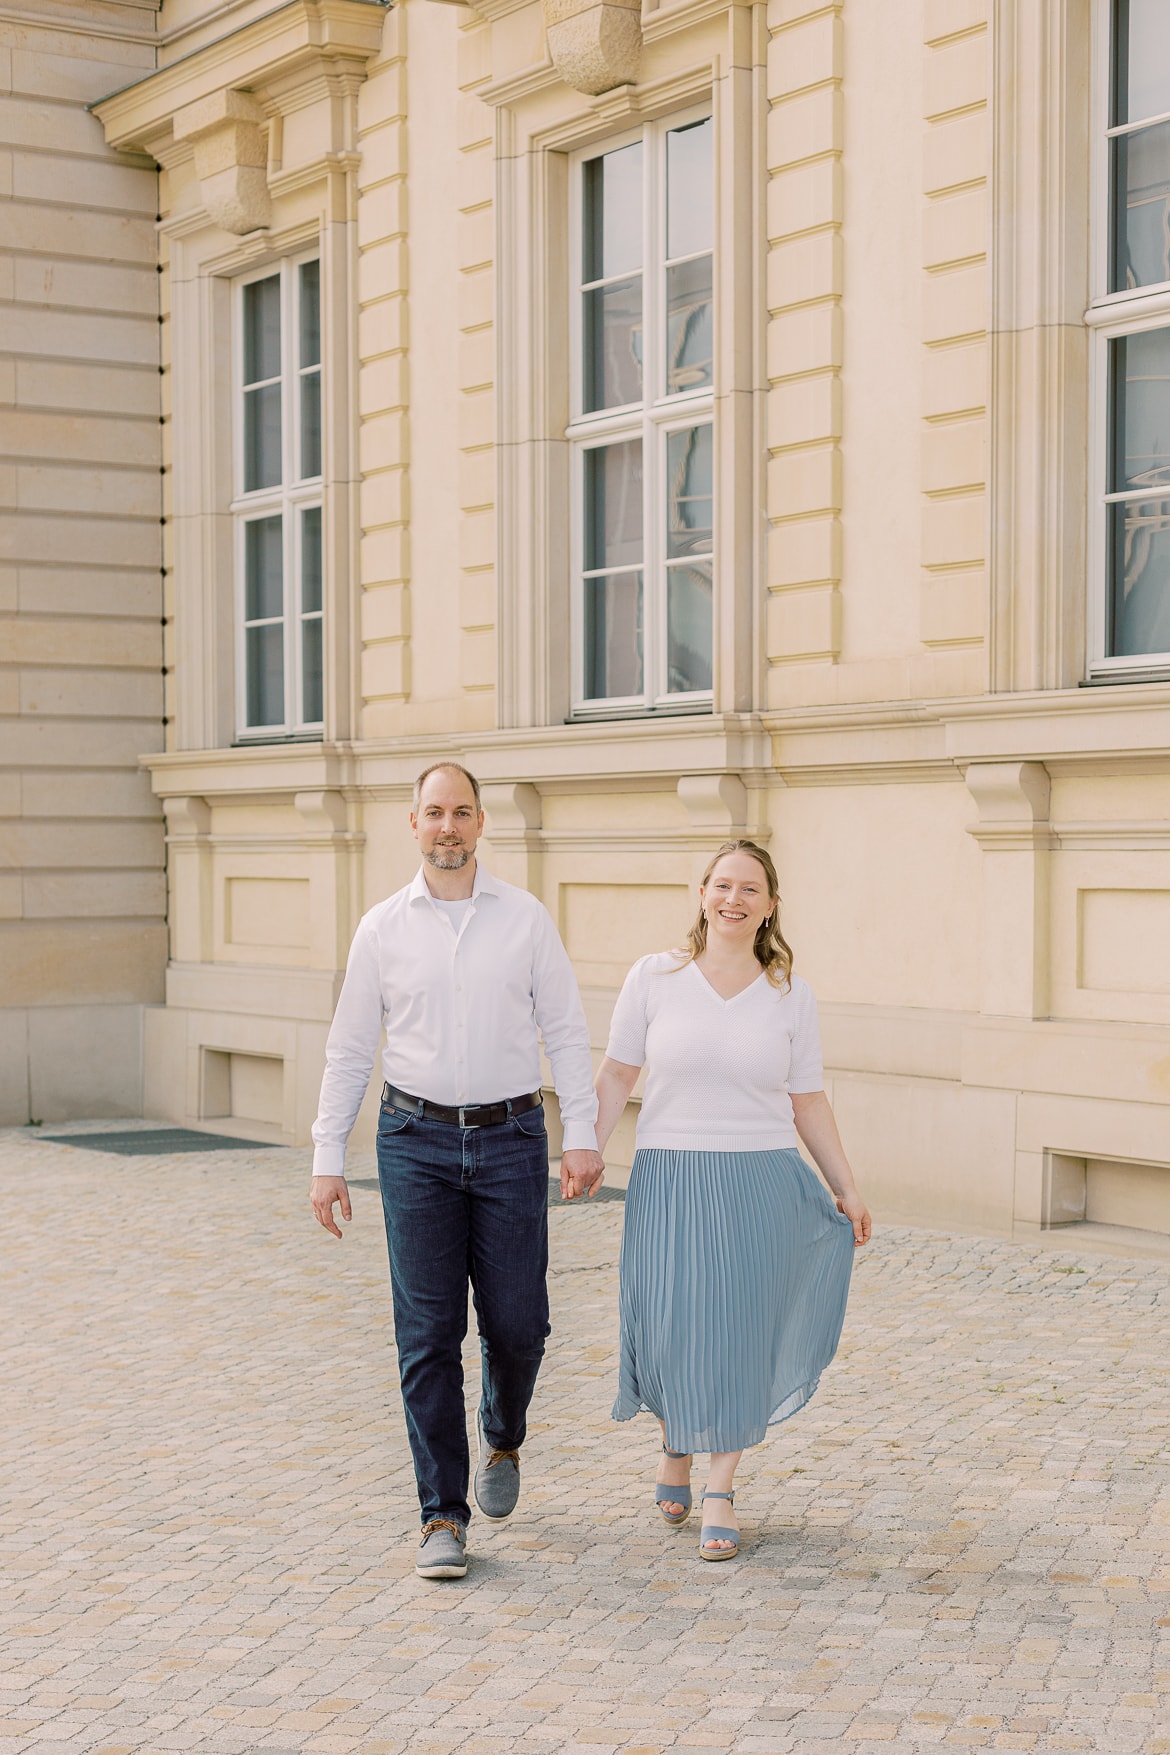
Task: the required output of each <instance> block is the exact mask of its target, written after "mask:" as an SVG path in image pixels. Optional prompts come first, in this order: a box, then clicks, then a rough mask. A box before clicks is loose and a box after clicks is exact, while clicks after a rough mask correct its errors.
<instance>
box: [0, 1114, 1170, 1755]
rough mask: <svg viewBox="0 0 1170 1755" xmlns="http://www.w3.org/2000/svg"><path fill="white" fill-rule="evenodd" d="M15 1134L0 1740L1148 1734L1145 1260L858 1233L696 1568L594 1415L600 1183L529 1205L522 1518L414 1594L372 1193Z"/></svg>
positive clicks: (1168, 1504)
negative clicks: (347, 1208) (573, 1199)
mask: <svg viewBox="0 0 1170 1755" xmlns="http://www.w3.org/2000/svg"><path fill="white" fill-rule="evenodd" d="M0 1159H2V1160H3V1164H4V1168H5V1172H6V1174H7V1177H8V1182H9V1187H10V1196H9V1199H8V1201H7V1202H6V1209H5V1218H4V1225H5V1232H6V1235H5V1239H4V1263H5V1267H4V1274H3V1279H2V1288H0V1301H2V1305H3V1323H4V1334H5V1340H6V1361H7V1363H6V1383H5V1398H4V1399H5V1418H4V1425H3V1437H2V1440H0V1446H2V1455H0V1501H2V1510H0V1544H2V1545H0V1755H16V1752H17V1751H19V1752H20V1755H28V1752H30V1751H41V1750H44V1751H46V1752H47V1751H60V1752H63V1755H179V1752H180V1751H187V1750H196V1751H206V1752H208V1755H253V1752H261V1751H262V1752H264V1755H309V1752H311V1751H320V1752H321V1755H349V1752H350V1751H356V1752H359V1755H400V1752H401V1751H407V1750H409V1751H410V1752H411V1755H428V1752H431V1755H455V1752H456V1751H458V1752H459V1755H496V1752H497V1751H508V1752H509V1755H510V1752H512V1751H524V1752H529V1755H546V1752H547V1755H554V1752H555V1755H562V1752H568V1751H580V1752H582V1755H586V1752H587V1755H605V1752H606V1751H612V1752H613V1755H664V1752H665V1751H667V1750H689V1749H695V1750H699V1749H717V1750H725V1751H730V1752H732V1755H802V1752H804V1755H812V1752H813V1751H815V1752H817V1755H823V1751H825V1750H826V1749H828V1748H831V1747H834V1746H840V1747H842V1748H843V1749H847V1750H848V1751H850V1755H871V1752H877V1751H881V1752H882V1755H885V1752H887V1751H889V1750H890V1749H905V1750H926V1749H934V1748H939V1749H947V1748H952V1747H955V1748H971V1749H976V1748H988V1749H1032V1750H1036V1751H1044V1750H1073V1749H1090V1750H1103V1751H1108V1752H1109V1755H1128V1752H1130V1751H1134V1752H1139V1751H1140V1752H1142V1755H1147V1752H1150V1755H1170V1471H1168V1469H1167V1457H1166V1439H1167V1433H1168V1431H1170V1397H1168V1393H1167V1391H1168V1384H1167V1377H1168V1374H1170V1372H1168V1366H1170V1350H1168V1348H1167V1318H1168V1316H1170V1268H1168V1267H1167V1266H1166V1265H1165V1264H1163V1263H1161V1262H1157V1261H1147V1260H1140V1261H1133V1260H1129V1259H1126V1258H1124V1257H1116V1256H1104V1255H1094V1254H1092V1253H1090V1252H1088V1251H1087V1250H1085V1251H1081V1252H1078V1251H1075V1250H1072V1249H1057V1250H1053V1249H1051V1248H1047V1247H1046V1248H1040V1247H1038V1246H1037V1247H1031V1246H1021V1245H1014V1244H1009V1243H1000V1242H988V1241H984V1240H980V1239H975V1238H970V1237H954V1236H945V1235H941V1234H938V1233H934V1232H927V1231H911V1230H905V1229H903V1230H894V1229H881V1228H879V1231H878V1236H877V1238H876V1240H875V1242H874V1244H873V1246H872V1247H871V1249H870V1250H869V1251H867V1252H866V1253H865V1254H864V1255H863V1256H861V1257H859V1259H858V1263H857V1272H856V1276H855V1280H854V1288H853V1294H852V1298H851V1302H850V1310H849V1317H848V1321H847V1324H846V1332H845V1337H844V1340H843V1343H842V1347H841V1351H840V1354H839V1356H838V1359H837V1361H836V1363H835V1365H834V1366H833V1368H832V1369H831V1370H830V1371H829V1372H828V1373H827V1374H826V1377H825V1380H824V1382H823V1384H822V1386H821V1390H820V1393H819V1394H818V1396H817V1397H816V1398H815V1400H814V1401H813V1402H812V1403H811V1404H810V1406H809V1407H808V1408H807V1409H806V1410H805V1411H804V1413H802V1414H801V1415H798V1416H797V1418H796V1419H795V1420H793V1421H791V1422H790V1423H789V1424H787V1425H786V1426H784V1427H782V1428H781V1429H779V1430H778V1431H777V1432H775V1433H774V1434H773V1436H772V1437H771V1439H770V1440H769V1442H768V1443H767V1444H765V1445H763V1446H761V1447H760V1448H759V1449H758V1450H755V1451H753V1452H750V1453H749V1454H748V1456H747V1457H746V1458H745V1460H744V1464H743V1466H742V1468H741V1472H740V1479H739V1483H738V1485H739V1489H740V1492H739V1505H740V1509H741V1511H742V1514H743V1515H742V1521H743V1525H744V1535H743V1550H742V1553H741V1556H740V1558H739V1560H738V1561H736V1562H735V1563H733V1564H731V1565H728V1566H721V1567H717V1568H715V1567H709V1566H705V1565H704V1564H703V1563H702V1562H701V1561H700V1559H699V1557H698V1554H697V1551H696V1550H697V1539H698V1538H697V1528H696V1524H695V1520H693V1519H692V1521H691V1523H690V1524H688V1525H687V1526H685V1527H684V1528H683V1529H682V1530H681V1531H680V1530H670V1529H667V1528H665V1527H664V1526H663V1525H662V1524H661V1523H660V1522H659V1521H658V1520H657V1518H656V1517H655V1515H654V1512H653V1509H652V1506H651V1505H650V1500H651V1497H652V1494H651V1490H650V1487H649V1481H650V1479H651V1478H652V1474H653V1463H654V1454H653V1453H654V1435H653V1432H652V1429H651V1427H650V1423H649V1422H648V1421H640V1422H639V1421H636V1422H632V1423H630V1424H628V1425H624V1426H615V1425H613V1424H612V1423H611V1421H610V1420H609V1405H610V1401H611V1399H612V1395H613V1382H614V1344H615V1338H616V1334H615V1331H616V1258H617V1248H618V1241H619V1238H620V1231H621V1221H622V1207H621V1205H620V1203H617V1202H613V1203H611V1204H607V1205H604V1206H601V1205H597V1206H593V1207H591V1208H571V1209H554V1210H553V1212H552V1214H551V1232H552V1262H553V1265H552V1274H551V1281H550V1284H551V1290H552V1297H553V1322H554V1333H553V1337H552V1341H551V1343H550V1349H549V1356H548V1359H547V1362H546V1365H545V1369H544V1372H543V1374H542V1377H541V1381H540V1385H539V1388H538V1391H537V1397H536V1400H535V1402H534V1405H533V1417H532V1423H531V1430H530V1441H529V1444H528V1447H527V1448H526V1451H525V1459H524V1460H525V1469H524V1491H523V1496H522V1500H521V1507H520V1510H519V1512H518V1513H517V1515H516V1517H515V1518H514V1519H513V1520H511V1522H510V1523H508V1524H504V1525H499V1526H489V1525H487V1524H485V1523H484V1521H483V1520H482V1519H480V1520H477V1521H476V1522H474V1523H473V1525H472V1531H471V1543H470V1553H471V1556H472V1560H471V1567H470V1570H469V1572H468V1576H467V1578H466V1580H464V1581H461V1582H459V1583H454V1584H443V1585H436V1584H428V1583H425V1582H424V1581H422V1580H420V1579H418V1578H416V1576H415V1574H414V1571H413V1540H412V1537H413V1534H414V1531H415V1529H416V1527H417V1521H418V1515H417V1500H416V1497H415V1491H414V1483H413V1477H412V1475H411V1470H410V1464H409V1459H408V1454H407V1448H406V1442H405V1435H404V1430H403V1424H402V1416H401V1408H400V1404H399V1402H398V1396H397V1388H396V1382H395V1374H394V1354H393V1349H392V1347H391V1345H390V1344H389V1343H390V1340H391V1328H390V1316H389V1298H388V1288H387V1284H386V1268H385V1250H384V1243H383V1239H382V1235H381V1228H380V1216H379V1212H378V1204H377V1196H376V1194H375V1193H373V1192H372V1191H370V1190H369V1189H366V1188H362V1187H360V1186H359V1187H357V1188H356V1189H355V1192H354V1209H355V1219H354V1223H353V1225H352V1227H351V1228H350V1229H349V1231H348V1233H347V1236H346V1239H345V1242H344V1244H342V1245H340V1246H338V1245H336V1244H334V1243H332V1242H331V1240H329V1239H328V1238H326V1237H325V1236H324V1234H323V1233H321V1232H319V1231H318V1230H317V1228H316V1227H315V1226H313V1224H312V1221H311V1218H310V1215H309V1212H308V1207H307V1203H306V1201H305V1191H306V1187H307V1181H306V1178H307V1166H308V1158H307V1155H306V1154H305V1153H302V1152H289V1151H277V1150H267V1149H262V1148H257V1149H256V1150H255V1151H252V1152H238V1151H234V1152H216V1153H208V1154H199V1153H192V1154H189V1155H183V1156H172V1157H157V1158H146V1157H137V1158H132V1159H119V1158H111V1157H109V1156H103V1157H99V1155H98V1154H96V1153H93V1152H86V1151H85V1150H84V1149H79V1148H76V1147H70V1146H62V1145H54V1144H50V1143H48V1142H42V1141H40V1140H37V1139H36V1138H35V1137H33V1136H30V1135H29V1134H28V1133H27V1132H23V1131H22V1132H15V1131H13V1132H9V1133H6V1134H0ZM371 1174H372V1164H371V1163H370V1161H369V1160H368V1159H366V1160H363V1161H361V1162H359V1163H358V1165H357V1166H356V1167H355V1180H357V1181H358V1182H359V1183H360V1182H361V1180H362V1179H363V1178H365V1177H369V1176H370V1175H371ZM474 1352H475V1349H474V1345H471V1346H469V1350H468V1360H469V1365H470V1366H471V1372H470V1377H469V1384H473V1383H474V1380H475V1375H476V1372H477V1369H478V1366H477V1361H475V1360H474ZM469 1405H470V1404H469ZM615 1505H621V1506H623V1507H626V1508H625V1509H622V1510H621V1511H620V1512H618V1511H615V1510H614V1509H612V1508H613V1507H614V1506H615Z"/></svg>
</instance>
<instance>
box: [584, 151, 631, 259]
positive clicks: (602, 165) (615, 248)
mask: <svg viewBox="0 0 1170 1755" xmlns="http://www.w3.org/2000/svg"><path fill="white" fill-rule="evenodd" d="M583 183H584V213H583V215H582V218H583V222H584V236H583V238H582V252H581V254H582V259H583V262H584V269H585V272H584V277H583V278H584V279H585V280H586V281H590V280H608V279H609V277H610V276H611V275H614V274H628V273H629V271H630V269H631V268H641V266H642V143H641V141H640V140H635V142H634V144H633V145H632V146H623V147H620V148H619V149H618V151H617V152H607V153H604V154H603V155H602V156H601V157H600V158H591V159H589V160H588V161H587V162H586V164H585V174H584V178H583Z"/></svg>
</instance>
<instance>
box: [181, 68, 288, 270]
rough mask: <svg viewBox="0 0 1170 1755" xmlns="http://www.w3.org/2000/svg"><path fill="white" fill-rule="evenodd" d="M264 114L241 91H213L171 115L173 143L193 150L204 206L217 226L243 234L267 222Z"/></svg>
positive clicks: (269, 210) (269, 205) (269, 209)
mask: <svg viewBox="0 0 1170 1755" xmlns="http://www.w3.org/2000/svg"><path fill="white" fill-rule="evenodd" d="M263 124H264V112H263V110H262V109H261V108H260V105H259V104H258V103H257V102H256V100H255V99H254V98H252V97H249V96H248V94H247V93H246V92H242V91H217V92H213V93H212V94H211V96H210V97H205V98H199V99H198V100H197V101H196V102H195V103H193V104H187V105H186V106H185V107H184V108H183V109H181V110H177V111H176V112H175V139H176V140H177V141H183V140H186V141H189V142H190V143H191V145H192V146H193V147H194V149H195V174H196V176H197V177H198V178H199V191H200V194H201V196H202V198H203V205H204V206H205V207H206V209H207V212H208V214H209V216H210V218H211V219H213V220H214V221H215V223H216V225H219V226H222V227H223V229H224V231H226V232H235V233H237V234H238V235H240V236H242V235H243V234H244V233H245V232H255V231H261V230H262V229H263V228H264V227H265V226H267V225H268V223H269V221H270V219H271V218H272V200H271V197H270V195H269V193H268V178H267V175H266V164H267V159H268V147H267V143H266V140H265V135H264V126H263Z"/></svg>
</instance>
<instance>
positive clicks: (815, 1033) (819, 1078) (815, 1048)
mask: <svg viewBox="0 0 1170 1755" xmlns="http://www.w3.org/2000/svg"><path fill="white" fill-rule="evenodd" d="M792 998H793V1002H794V1005H795V1008H796V1023H795V1027H794V1029H793V1032H792V1055H791V1058H790V1060H789V1063H788V1089H789V1092H790V1093H792V1092H796V1093H797V1094H798V1095H799V1094H800V1093H802V1092H806V1091H823V1090H824V1088H825V1069H824V1063H823V1061H822V1058H821V1026H820V1021H819V1019H818V1017H817V1002H816V995H815V994H814V993H813V990H812V988H811V987H810V986H809V985H808V982H807V981H797V982H794V983H793V989H792Z"/></svg>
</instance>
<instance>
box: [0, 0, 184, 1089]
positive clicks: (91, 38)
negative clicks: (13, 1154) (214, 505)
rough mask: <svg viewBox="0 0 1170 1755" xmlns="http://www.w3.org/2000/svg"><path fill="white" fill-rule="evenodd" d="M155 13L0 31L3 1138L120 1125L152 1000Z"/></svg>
mask: <svg viewBox="0 0 1170 1755" xmlns="http://www.w3.org/2000/svg"><path fill="white" fill-rule="evenodd" d="M154 13H155V7H154V5H153V4H150V5H147V4H142V5H134V4H126V5H111V4H100V3H97V0H95V3H93V4H86V3H85V0H70V3H63V0H58V3H57V4H52V3H50V4H48V5H46V6H44V7H38V8H37V10H36V13H35V16H33V15H30V17H29V20H28V22H26V23H22V22H20V21H19V20H18V19H17V18H16V16H15V15H14V14H13V13H12V11H11V9H8V10H6V11H5V12H4V13H3V15H0V966H2V968H3V979H2V981H0V1121H3V1122H9V1123H11V1122H17V1123H19V1122H24V1121H27V1120H29V1119H30V1118H34V1117H35V1118H45V1119H51V1120H56V1119H61V1118H62V1117H66V1116H70V1115H117V1114H134V1113H136V1112H137V1111H138V1109H139V1106H140V1103H141V1090H142V1078H141V1059H142V1025H141V1011H142V1007H143V1005H145V1004H149V1003H151V1002H154V1001H157V1000H158V999H160V998H161V996H162V982H163V970H164V964H165V956H166V940H165V928H164V925H163V913H164V894H163V876H162V864H163V846H162V832H161V813H160V811H159V807H158V803H157V801H156V800H155V799H154V798H153V797H152V795H151V790H150V785H149V781H148V778H147V776H146V775H145V774H144V773H143V772H142V771H141V770H140V768H139V764H138V757H139V755H140V754H141V753H142V752H144V751H152V750H155V749H157V748H158V747H159V745H160V743H161V740H162V725H161V718H162V691H161V686H160V666H161V635H160V627H159V622H160V612H161V603H162V598H161V588H160V576H159V566H160V561H161V533H160V528H159V514H160V511H161V495H160V483H159V465H160V461H161V449H160V441H159V333H158V273H157V246H156V239H155V228H154V221H155V213H156V207H157V187H158V177H157V170H156V167H155V165H154V164H153V162H152V161H151V160H149V159H147V158H145V157H141V156H139V157H137V158H135V159H127V158H125V157H123V156H121V155H119V154H117V153H115V152H113V151H111V149H110V148H109V147H108V146H107V145H106V142H105V139H104V136H103V133H102V129H101V126H100V124H99V123H98V122H97V120H96V119H95V118H94V117H93V116H91V115H90V114H88V113H87V110H86V105H87V103H89V102H90V101H92V100H94V99H96V98H100V97H104V96H105V95H106V93H107V92H109V91H110V90H112V89H113V88H114V87H116V86H119V85H123V84H126V83H127V82H128V81H130V80H133V79H135V78H137V77H139V76H140V75H141V74H142V73H143V72H144V71H146V70H147V69H148V68H149V67H151V66H152V65H153V60H154V51H153V46H152V42H151V38H152V35H153V28H154Z"/></svg>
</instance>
